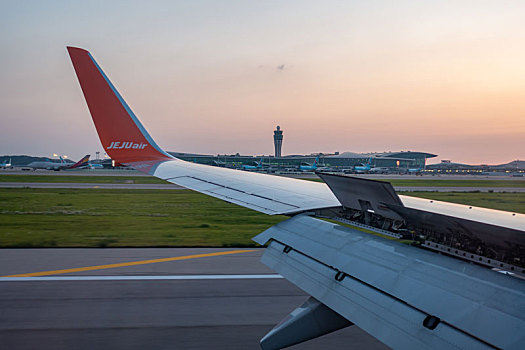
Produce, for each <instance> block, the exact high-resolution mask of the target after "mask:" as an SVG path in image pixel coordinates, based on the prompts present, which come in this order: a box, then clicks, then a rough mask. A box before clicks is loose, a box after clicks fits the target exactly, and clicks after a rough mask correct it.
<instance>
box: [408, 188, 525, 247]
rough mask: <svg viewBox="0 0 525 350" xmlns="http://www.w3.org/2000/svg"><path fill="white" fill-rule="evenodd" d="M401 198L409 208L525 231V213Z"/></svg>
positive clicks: (414, 198)
mask: <svg viewBox="0 0 525 350" xmlns="http://www.w3.org/2000/svg"><path fill="white" fill-rule="evenodd" d="M399 198H400V199H401V201H402V202H403V205H404V206H405V207H407V208H412V209H418V210H423V211H428V212H431V213H436V214H441V215H447V216H452V217H458V218H461V219H465V220H471V221H478V222H482V223H485V224H489V225H494V226H501V227H506V228H510V229H514V230H521V231H525V214H520V213H512V212H508V211H502V210H494V209H487V208H480V207H473V206H468V205H462V204H455V203H448V202H441V201H436V200H430V199H424V198H417V197H410V196H402V195H400V196H399ZM524 236H525V234H524ZM524 239H525V238H524Z"/></svg>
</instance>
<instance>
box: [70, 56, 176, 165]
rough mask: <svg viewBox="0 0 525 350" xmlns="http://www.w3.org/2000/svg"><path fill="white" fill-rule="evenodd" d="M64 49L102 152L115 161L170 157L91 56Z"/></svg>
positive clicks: (129, 161) (125, 161) (123, 161)
mask: <svg viewBox="0 0 525 350" xmlns="http://www.w3.org/2000/svg"><path fill="white" fill-rule="evenodd" d="M67 51H68V52H69V56H70V57H71V62H72V63H73V67H74V68H75V72H76V74H77V77H78V81H79V83H80V86H81V88H82V92H83V93H84V97H85V99H86V102H87V105H88V107H89V111H90V112H91V117H92V118H93V122H94V123H95V128H96V129H97V132H98V136H99V138H100V142H101V143H102V146H103V147H104V150H105V151H106V153H107V154H108V155H109V156H110V157H111V158H112V159H113V160H115V161H116V162H118V163H131V162H140V161H150V160H156V161H157V160H168V159H172V158H173V157H172V156H170V155H169V154H168V153H166V152H164V151H163V150H162V149H161V148H160V147H159V146H158V145H157V144H156V143H155V141H153V139H152V138H151V136H150V135H149V134H148V132H147V131H146V129H145V128H144V126H142V124H141V123H140V121H139V120H138V118H137V117H136V116H135V114H134V113H133V111H132V110H131V108H129V106H128V105H127V103H126V102H125V101H124V99H123V98H122V96H120V94H119V93H118V91H117V89H115V87H114V86H113V84H112V83H111V81H109V79H108V77H107V76H106V75H105V74H104V72H103V71H102V69H101V68H100V66H99V65H98V64H97V62H96V61H95V60H94V59H93V56H91V54H90V53H89V52H88V51H86V50H84V49H80V48H77V47H68V48H67Z"/></svg>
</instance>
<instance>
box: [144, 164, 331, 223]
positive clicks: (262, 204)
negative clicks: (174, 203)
mask: <svg viewBox="0 0 525 350" xmlns="http://www.w3.org/2000/svg"><path fill="white" fill-rule="evenodd" d="M151 173H152V175H154V176H156V177H159V178H162V179H164V180H167V181H169V182H171V183H174V184H177V185H180V186H184V187H186V188H189V189H192V190H195V191H198V192H202V193H205V194H208V195H211V196H213V197H216V198H220V199H223V200H225V201H228V202H231V203H235V204H239V205H242V206H245V207H248V208H250V209H254V210H257V211H260V212H263V213H266V214H271V215H273V214H292V213H298V212H302V211H307V210H312V209H319V208H329V207H337V206H340V203H339V201H338V200H337V198H335V196H334V195H333V194H332V192H331V191H330V189H329V188H328V187H327V186H326V185H325V184H322V183H316V182H312V181H305V180H299V179H291V178H285V177H279V176H273V175H267V174H259V173H251V172H245V171H240V170H234V169H226V168H218V167H211V166H207V165H202V164H194V163H188V162H184V161H181V160H179V159H173V160H169V161H165V162H162V163H160V164H158V165H157V166H156V167H155V169H153V171H152V172H151Z"/></svg>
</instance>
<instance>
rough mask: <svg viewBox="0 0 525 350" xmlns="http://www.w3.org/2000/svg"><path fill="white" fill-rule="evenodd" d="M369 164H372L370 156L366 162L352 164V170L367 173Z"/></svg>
mask: <svg viewBox="0 0 525 350" xmlns="http://www.w3.org/2000/svg"><path fill="white" fill-rule="evenodd" d="M371 166H372V157H370V158H369V159H368V162H366V164H362V165H356V166H354V171H355V172H356V173H368V172H369V171H370V168H371Z"/></svg>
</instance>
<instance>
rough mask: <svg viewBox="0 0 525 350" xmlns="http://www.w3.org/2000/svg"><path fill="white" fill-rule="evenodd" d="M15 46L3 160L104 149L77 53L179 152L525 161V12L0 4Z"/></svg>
mask: <svg viewBox="0 0 525 350" xmlns="http://www.w3.org/2000/svg"><path fill="white" fill-rule="evenodd" d="M0 45H1V46H0V47H1V54H0V74H1V79H0V121H1V133H0V135H1V136H0V155H4V154H10V155H15V154H17V155H18V154H28V155H38V156H51V155H52V154H53V153H59V154H66V155H69V157H70V158H74V159H78V158H80V157H81V156H83V155H84V154H86V153H90V154H92V155H93V158H94V154H95V152H96V151H102V148H101V146H100V143H99V140H98V136H97V134H96V132H95V128H94V126H93V123H92V121H91V117H90V115H89V112H88V109H87V106H86V104H85V101H84V98H83V95H82V93H81V90H80V87H79V84H78V81H77V79H76V76H75V74H74V71H73V67H72V65H71V62H70V61H69V57H68V55H67V52H66V46H67V45H71V46H79V47H83V48H85V49H87V50H89V51H90V52H91V53H92V55H93V57H94V58H95V59H96V60H97V62H98V63H99V64H100V66H101V67H102V69H104V70H105V72H106V74H107V75H108V76H109V78H110V79H111V80H112V82H113V84H114V85H115V86H116V87H117V89H118V90H119V91H120V93H121V94H122V95H123V97H124V99H125V100H126V101H127V102H128V104H129V105H130V106H131V108H132V109H133V110H134V112H135V114H136V115H137V116H138V117H139V118H140V119H141V121H142V122H143V124H144V125H145V127H146V128H147V129H148V131H149V132H150V134H151V135H152V136H153V138H154V139H155V140H156V141H157V143H158V144H159V145H160V146H161V147H163V148H164V149H166V150H168V151H179V152H194V153H205V154H217V153H221V154H224V153H228V154H231V153H236V152H239V153H241V154H254V155H260V154H273V140H272V132H273V130H274V129H275V126H276V125H280V126H281V128H282V129H283V130H284V142H283V154H285V155H286V154H305V153H306V154H308V153H312V152H325V153H326V152H334V151H339V152H344V151H352V152H372V151H374V152H381V151H400V150H412V151H424V152H430V153H435V154H438V155H439V156H440V157H439V158H438V159H437V161H439V160H440V159H451V160H453V161H455V162H465V163H473V164H479V163H489V164H496V163H505V162H509V161H512V160H515V159H522V160H523V159H525V2H524V1H481V0H475V1H370V0H367V1H304V0H301V1H240V0H239V1H194V0H192V1H0ZM432 162H436V160H433V161H432Z"/></svg>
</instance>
